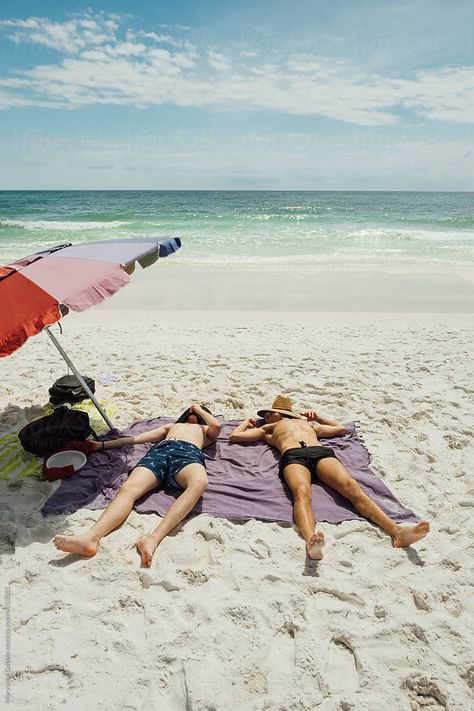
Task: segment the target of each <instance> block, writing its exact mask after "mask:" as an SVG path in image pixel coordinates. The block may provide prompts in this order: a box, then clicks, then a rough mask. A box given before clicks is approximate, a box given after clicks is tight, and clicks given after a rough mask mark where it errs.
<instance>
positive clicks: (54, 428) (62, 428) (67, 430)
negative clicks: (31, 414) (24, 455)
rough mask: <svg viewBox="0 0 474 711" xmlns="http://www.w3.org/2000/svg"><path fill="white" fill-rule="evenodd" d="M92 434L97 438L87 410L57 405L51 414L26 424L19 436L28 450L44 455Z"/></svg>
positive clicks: (24, 447) (22, 444)
mask: <svg viewBox="0 0 474 711" xmlns="http://www.w3.org/2000/svg"><path fill="white" fill-rule="evenodd" d="M90 435H92V436H93V437H94V438H95V439H97V435H96V433H95V432H94V430H93V429H92V427H91V426H90V422H89V415H88V414H87V412H82V411H81V410H70V409H69V408H68V407H57V408H56V409H55V410H54V412H52V413H51V415H46V416H45V417H40V419H39V420H33V422H30V423H28V424H27V425H25V427H23V429H21V430H20V431H19V433H18V438H19V440H20V442H21V446H22V447H23V449H25V450H26V451H27V452H31V454H37V455H39V456H40V457H44V456H45V455H47V454H52V453H53V452H57V451H58V449H61V448H62V447H64V445H65V444H67V443H68V442H71V441H72V440H78V441H81V442H82V441H84V440H85V439H87V438H88V437H90Z"/></svg>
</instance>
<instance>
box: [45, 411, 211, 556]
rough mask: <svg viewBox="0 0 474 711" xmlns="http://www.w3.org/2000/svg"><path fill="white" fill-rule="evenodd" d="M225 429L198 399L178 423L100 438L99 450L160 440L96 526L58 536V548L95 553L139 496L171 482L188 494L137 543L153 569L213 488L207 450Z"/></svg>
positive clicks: (68, 551)
mask: <svg viewBox="0 0 474 711" xmlns="http://www.w3.org/2000/svg"><path fill="white" fill-rule="evenodd" d="M220 431H221V424H220V422H219V421H218V420H216V418H215V417H213V415H212V414H211V412H210V411H209V410H208V409H207V408H206V407H203V406H201V405H198V404H194V405H191V407H189V408H188V409H187V410H185V412H183V414H182V415H181V416H180V417H178V419H177V420H176V422H175V423H171V424H168V425H163V426H162V427H157V428H156V429H153V430H149V431H148V432H143V433H142V434H139V435H135V436H130V437H120V438H119V439H111V440H107V441H102V442H96V445H97V446H96V449H98V450H102V449H113V448H114V447H123V446H124V445H127V444H145V443H146V442H155V443H156V444H154V446H153V447H152V448H151V449H150V450H148V452H147V453H146V454H145V456H144V457H143V458H142V459H140V461H139V462H138V464H137V465H136V467H135V468H134V469H133V471H132V472H131V474H130V476H129V477H128V479H127V481H126V482H125V483H124V484H122V486H121V487H120V489H119V491H118V493H117V495H116V497H115V499H114V500H113V501H111V502H110V504H109V505H108V506H107V508H106V509H105V511H104V512H103V513H102V515H101V516H100V518H99V519H98V520H97V522H96V523H95V524H94V526H92V528H91V529H89V531H87V532H86V533H83V534H81V535H80V536H55V538H54V541H53V542H54V545H55V546H56V548H58V549H59V550H61V551H65V552H67V553H79V554H80V555H84V556H93V555H95V554H96V553H97V549H98V547H99V542H100V540H101V538H103V537H104V536H106V535H107V534H108V533H110V531H112V530H113V529H114V528H117V526H119V525H120V524H121V523H123V522H124V521H125V519H126V518H127V517H128V515H129V514H130V512H131V510H132V508H133V505H134V503H135V501H136V500H137V499H139V498H140V497H141V496H143V495H144V494H147V493H148V492H149V491H152V490H153V489H155V488H157V487H161V486H163V485H164V484H165V483H166V484H169V486H171V487H172V488H174V489H176V490H178V491H181V492H182V493H181V495H180V496H179V497H178V498H177V499H176V501H175V502H174V503H173V505H172V506H171V508H170V509H169V511H168V512H167V513H166V515H165V516H164V517H163V518H162V520H161V522H160V523H159V525H158V526H157V527H156V528H155V530H154V531H153V532H152V533H150V534H149V535H148V536H143V538H140V540H139V541H138V542H137V548H138V551H139V553H140V555H141V557H142V561H143V563H144V565H145V566H146V567H147V568H149V567H150V565H151V559H152V556H153V553H154V552H155V549H156V548H157V546H158V544H159V543H161V541H162V540H163V538H164V537H165V536H166V535H167V534H168V533H169V532H170V531H171V530H172V529H173V528H174V527H175V526H176V525H177V524H178V523H179V522H180V521H182V520H183V518H184V517H185V516H186V515H187V514H188V513H189V512H190V511H191V509H192V508H193V507H194V506H195V504H196V503H197V501H198V500H199V499H200V498H201V496H202V494H203V492H204V491H205V489H206V488H207V483H208V482H207V474H206V469H205V468H204V455H203V453H202V451H201V450H202V449H203V448H204V447H207V446H208V445H209V444H211V442H214V440H216V439H217V437H218V436H219V433H220Z"/></svg>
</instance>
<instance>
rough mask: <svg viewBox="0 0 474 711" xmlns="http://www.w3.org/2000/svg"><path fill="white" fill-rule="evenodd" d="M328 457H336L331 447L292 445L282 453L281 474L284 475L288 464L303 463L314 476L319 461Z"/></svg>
mask: <svg viewBox="0 0 474 711" xmlns="http://www.w3.org/2000/svg"><path fill="white" fill-rule="evenodd" d="M327 457H336V455H335V454H334V450H333V449H331V447H292V448H291V449H287V450H286V451H285V452H283V454H282V455H281V459H280V470H279V474H280V476H283V470H284V469H285V467H286V466H288V464H301V465H302V466H303V467H306V469H309V472H310V474H311V476H314V474H315V472H316V465H317V463H318V462H319V461H320V460H321V459H326V458H327Z"/></svg>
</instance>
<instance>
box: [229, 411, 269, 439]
mask: <svg viewBox="0 0 474 711" xmlns="http://www.w3.org/2000/svg"><path fill="white" fill-rule="evenodd" d="M255 422H256V421H255V420H254V418H253V417H248V418H247V419H246V420H244V421H243V422H241V423H240V425H237V427H236V428H235V430H233V431H232V432H231V433H230V435H229V442H233V443H237V442H258V440H260V439H264V437H265V434H268V432H267V430H266V429H265V428H266V427H267V425H263V426H262V427H255Z"/></svg>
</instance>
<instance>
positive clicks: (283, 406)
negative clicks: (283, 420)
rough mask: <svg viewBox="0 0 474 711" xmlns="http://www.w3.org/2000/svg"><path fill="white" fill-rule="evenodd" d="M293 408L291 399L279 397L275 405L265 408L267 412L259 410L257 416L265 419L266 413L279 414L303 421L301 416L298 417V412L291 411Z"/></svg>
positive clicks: (275, 400) (274, 402)
mask: <svg viewBox="0 0 474 711" xmlns="http://www.w3.org/2000/svg"><path fill="white" fill-rule="evenodd" d="M292 407H293V405H292V402H291V400H290V398H289V397H285V396H284V395H278V397H276V398H275V399H274V401H273V405H272V406H271V407H267V408H265V410H259V411H258V412H257V415H258V416H259V417H263V416H264V415H265V413H266V412H278V414H279V415H286V416H287V417H294V418H296V419H298V420H301V419H303V418H302V417H301V415H298V414H297V413H296V412H293V410H292V409H291V408H292Z"/></svg>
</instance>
